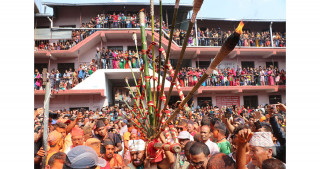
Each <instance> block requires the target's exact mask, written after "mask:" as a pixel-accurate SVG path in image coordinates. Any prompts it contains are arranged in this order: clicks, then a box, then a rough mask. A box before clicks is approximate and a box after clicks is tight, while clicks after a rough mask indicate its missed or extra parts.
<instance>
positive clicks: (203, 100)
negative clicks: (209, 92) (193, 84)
mask: <svg viewBox="0 0 320 169" xmlns="http://www.w3.org/2000/svg"><path fill="white" fill-rule="evenodd" d="M208 105H209V106H212V98H211V97H198V106H200V107H206V106H208Z"/></svg>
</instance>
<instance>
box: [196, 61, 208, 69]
mask: <svg viewBox="0 0 320 169" xmlns="http://www.w3.org/2000/svg"><path fill="white" fill-rule="evenodd" d="M210 63H211V62H210V60H208V61H199V62H198V61H196V66H197V68H198V67H199V68H201V69H203V68H208V67H209V65H210Z"/></svg>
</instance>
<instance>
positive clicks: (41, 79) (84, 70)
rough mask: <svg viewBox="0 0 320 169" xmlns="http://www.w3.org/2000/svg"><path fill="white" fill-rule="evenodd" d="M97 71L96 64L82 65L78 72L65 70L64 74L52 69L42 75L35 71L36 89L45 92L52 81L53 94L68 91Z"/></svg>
mask: <svg viewBox="0 0 320 169" xmlns="http://www.w3.org/2000/svg"><path fill="white" fill-rule="evenodd" d="M96 70H97V68H96V64H95V62H94V61H93V62H90V64H88V65H87V64H86V63H84V64H80V65H79V68H78V70H75V71H73V69H72V68H70V69H69V70H65V72H64V73H63V74H62V72H61V73H60V72H59V70H55V69H52V70H51V72H46V73H44V72H43V73H40V72H39V70H38V69H35V74H34V89H35V90H45V85H46V83H47V82H49V81H50V84H51V90H52V92H59V90H68V89H71V88H73V87H75V86H76V85H77V84H79V83H81V82H82V81H83V80H85V79H86V78H88V77H89V76H90V75H91V74H92V73H94V72H95V71H96Z"/></svg>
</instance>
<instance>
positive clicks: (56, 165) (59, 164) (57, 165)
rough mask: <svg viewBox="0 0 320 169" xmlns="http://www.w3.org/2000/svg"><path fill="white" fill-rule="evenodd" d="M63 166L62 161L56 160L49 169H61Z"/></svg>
mask: <svg viewBox="0 0 320 169" xmlns="http://www.w3.org/2000/svg"><path fill="white" fill-rule="evenodd" d="M63 164H64V160H61V159H57V160H55V161H54V163H53V165H52V166H50V169H62V168H63Z"/></svg>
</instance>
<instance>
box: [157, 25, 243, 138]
mask: <svg viewBox="0 0 320 169" xmlns="http://www.w3.org/2000/svg"><path fill="white" fill-rule="evenodd" d="M243 26H244V24H243V22H242V21H241V22H240V24H239V26H238V27H237V28H236V30H235V31H234V32H233V34H231V35H230V36H229V37H228V38H227V40H226V41H225V42H224V43H223V45H222V47H221V48H220V50H219V52H218V54H217V55H216V56H215V57H214V59H213V60H212V62H211V63H210V66H209V67H208V69H207V71H206V72H205V74H204V75H203V76H202V77H201V78H200V79H199V81H198V83H197V84H196V85H195V86H194V87H193V88H192V90H191V91H190V92H189V94H188V95H187V96H186V98H185V99H184V100H183V101H182V102H181V103H180V104H179V106H178V108H176V109H175V111H174V113H173V115H172V116H171V117H170V118H169V119H168V120H167V121H166V124H168V123H169V122H170V121H172V120H173V119H174V118H175V117H176V116H177V114H178V113H179V112H180V110H182V109H183V106H184V105H185V104H186V103H187V102H188V101H189V100H190V99H191V97H192V96H193V94H194V92H195V91H197V90H198V89H199V87H200V86H201V84H202V83H203V82H204V81H205V80H206V79H207V78H208V76H209V75H210V74H211V73H212V72H213V70H214V69H215V68H216V67H217V65H218V64H219V63H220V62H221V61H222V60H223V59H224V58H225V57H226V56H227V55H228V54H229V53H230V52H231V51H232V50H233V49H234V48H235V46H236V45H237V44H238V42H239V39H240V35H241V34H242V28H243ZM164 126H165V125H163V126H162V127H161V128H162V129H160V131H158V133H157V134H156V135H155V138H157V137H158V136H159V134H160V133H161V131H162V130H163V128H164Z"/></svg>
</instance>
